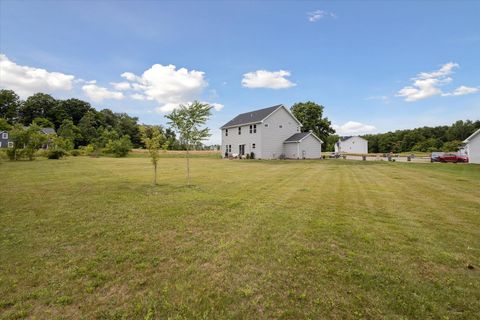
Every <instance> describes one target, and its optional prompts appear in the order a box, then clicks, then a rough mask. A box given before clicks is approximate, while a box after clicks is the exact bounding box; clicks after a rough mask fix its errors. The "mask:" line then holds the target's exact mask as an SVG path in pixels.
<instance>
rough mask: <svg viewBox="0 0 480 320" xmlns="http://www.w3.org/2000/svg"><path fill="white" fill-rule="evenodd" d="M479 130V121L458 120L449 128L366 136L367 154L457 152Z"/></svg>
mask: <svg viewBox="0 0 480 320" xmlns="http://www.w3.org/2000/svg"><path fill="white" fill-rule="evenodd" d="M478 129H480V120H477V121H471V120H466V121H462V120H459V121H457V122H455V123H453V124H452V125H450V126H437V127H422V128H415V129H409V130H397V131H394V132H387V133H379V134H368V135H364V136H363V137H364V138H365V139H367V140H368V152H371V153H388V152H393V153H400V152H410V151H420V152H432V151H446V152H449V151H457V150H458V149H459V147H461V146H462V145H463V140H465V139H466V138H468V136H470V135H471V134H472V133H473V132H475V131H476V130H478Z"/></svg>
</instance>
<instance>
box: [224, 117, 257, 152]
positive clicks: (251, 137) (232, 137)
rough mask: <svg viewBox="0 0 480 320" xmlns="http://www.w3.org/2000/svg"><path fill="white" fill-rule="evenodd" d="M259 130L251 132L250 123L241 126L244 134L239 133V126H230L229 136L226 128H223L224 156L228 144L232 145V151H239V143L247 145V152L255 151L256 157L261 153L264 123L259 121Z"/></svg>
mask: <svg viewBox="0 0 480 320" xmlns="http://www.w3.org/2000/svg"><path fill="white" fill-rule="evenodd" d="M256 125H257V132H256V133H253V132H252V133H250V125H246V126H241V128H242V134H241V135H239V134H238V127H233V128H228V136H225V130H226V129H222V157H224V156H225V151H226V146H227V145H231V146H232V153H235V154H238V153H239V145H241V144H244V145H245V154H247V153H250V152H253V153H255V157H256V158H258V156H259V155H260V154H261V139H260V137H261V130H262V124H261V123H257V124H256ZM253 144H255V149H254V148H253Z"/></svg>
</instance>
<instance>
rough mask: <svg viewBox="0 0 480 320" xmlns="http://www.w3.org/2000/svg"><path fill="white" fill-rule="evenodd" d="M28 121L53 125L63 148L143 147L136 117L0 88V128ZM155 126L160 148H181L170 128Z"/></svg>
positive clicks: (29, 124) (88, 105)
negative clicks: (158, 132) (28, 95)
mask: <svg viewBox="0 0 480 320" xmlns="http://www.w3.org/2000/svg"><path fill="white" fill-rule="evenodd" d="M32 124H35V125H36V126H38V127H40V128H48V127H51V128H54V129H55V131H56V133H57V136H58V138H62V139H63V140H64V141H61V144H62V148H63V149H66V150H67V151H68V150H73V149H77V148H81V147H87V146H88V147H89V148H93V149H95V150H100V149H106V150H109V148H108V147H110V149H112V147H115V146H125V147H128V146H129V145H130V146H131V147H130V149H131V148H132V147H134V148H144V147H145V144H144V142H143V140H142V137H141V127H142V126H144V125H140V124H139V123H138V118H137V117H131V116H129V115H128V114H126V113H117V112H113V111H112V110H110V109H103V110H100V111H97V110H96V109H95V108H93V107H92V106H91V105H90V103H88V102H86V101H83V100H80V99H75V98H71V99H65V100H60V99H55V98H53V97H52V96H50V95H48V94H45V93H36V94H34V95H32V96H30V97H28V98H27V99H25V100H21V99H20V98H19V96H18V95H17V94H16V93H15V92H14V91H13V90H5V89H3V90H0V131H2V130H7V131H11V130H13V129H15V128H16V130H17V131H18V130H21V128H25V127H29V126H31V125H32ZM155 127H156V128H157V129H158V130H159V131H160V133H161V135H162V139H161V140H162V141H161V145H162V147H163V148H165V149H168V150H183V149H185V143H184V141H182V139H180V138H177V136H176V134H175V131H174V130H173V129H172V128H168V127H167V128H165V127H163V126H161V125H157V126H155ZM14 132H15V131H14ZM113 149H115V148H113Z"/></svg>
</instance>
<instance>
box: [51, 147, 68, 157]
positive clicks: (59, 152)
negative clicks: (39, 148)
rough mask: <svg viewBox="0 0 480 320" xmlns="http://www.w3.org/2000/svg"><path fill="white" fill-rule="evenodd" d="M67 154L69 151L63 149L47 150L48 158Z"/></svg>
mask: <svg viewBox="0 0 480 320" xmlns="http://www.w3.org/2000/svg"><path fill="white" fill-rule="evenodd" d="M66 155H67V152H66V151H65V150H63V149H60V148H58V149H50V150H48V152H47V158H48V159H61V158H63V157H65V156H66Z"/></svg>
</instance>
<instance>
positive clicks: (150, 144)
mask: <svg viewBox="0 0 480 320" xmlns="http://www.w3.org/2000/svg"><path fill="white" fill-rule="evenodd" d="M140 132H141V137H142V141H143V143H144V144H145V147H146V148H147V150H148V155H149V156H150V159H151V160H152V164H153V171H154V175H153V184H154V185H156V184H157V165H158V159H159V158H160V153H159V150H160V148H161V147H162V142H163V143H168V142H164V141H165V137H164V136H163V134H162V132H161V127H159V126H141V127H140Z"/></svg>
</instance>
